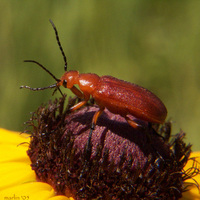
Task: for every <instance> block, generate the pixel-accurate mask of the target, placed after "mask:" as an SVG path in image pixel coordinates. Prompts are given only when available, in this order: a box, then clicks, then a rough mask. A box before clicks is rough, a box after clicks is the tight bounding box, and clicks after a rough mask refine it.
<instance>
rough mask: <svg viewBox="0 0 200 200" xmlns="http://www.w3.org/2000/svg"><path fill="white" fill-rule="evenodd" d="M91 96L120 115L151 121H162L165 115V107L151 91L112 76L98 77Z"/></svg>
mask: <svg viewBox="0 0 200 200" xmlns="http://www.w3.org/2000/svg"><path fill="white" fill-rule="evenodd" d="M93 97H94V99H95V101H96V102H97V104H99V105H100V106H101V105H102V106H104V107H106V108H107V109H108V110H110V111H111V112H112V113H116V114H120V115H122V116H126V115H128V114H130V115H133V116H135V117H137V118H139V119H142V120H145V121H149V122H153V123H163V122H164V121H165V118H166V116H167V109H166V107H165V106H164V104H163V103H162V101H161V100H160V99H159V98H158V97H157V96H156V95H154V94H153V93H152V92H150V91H149V90H147V89H145V88H143V87H141V86H138V85H135V84H132V83H129V82H126V81H123V80H119V79H117V78H114V77H112V76H102V77H100V80H99V84H98V85H97V87H96V90H95V91H94V93H93Z"/></svg>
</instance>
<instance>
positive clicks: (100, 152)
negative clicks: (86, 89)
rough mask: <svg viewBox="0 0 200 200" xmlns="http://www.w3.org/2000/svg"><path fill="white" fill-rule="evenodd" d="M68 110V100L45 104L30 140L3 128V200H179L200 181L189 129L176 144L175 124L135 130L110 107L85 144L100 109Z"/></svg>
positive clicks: (31, 124) (0, 167)
mask: <svg viewBox="0 0 200 200" xmlns="http://www.w3.org/2000/svg"><path fill="white" fill-rule="evenodd" d="M71 104H73V103H71ZM65 107H67V106H64V98H61V99H59V100H55V101H54V102H49V103H48V105H47V106H44V105H43V106H40V107H39V108H38V110H37V111H36V112H34V113H33V115H32V117H31V119H30V120H29V121H28V122H27V126H28V127H29V128H28V130H29V131H30V132H31V138H30V141H29V135H28V134H22V135H17V134H13V133H12V134H11V133H9V132H8V134H6V132H5V131H4V130H3V131H2V135H3V136H1V137H2V141H0V142H1V144H3V145H5V146H4V147H2V148H3V150H1V152H3V153H2V155H1V159H2V161H1V163H0V173H1V174H0V175H2V176H1V177H3V181H2V184H1V185H2V186H1V187H0V190H1V191H0V195H1V196H0V197H12V195H15V196H28V197H29V199H53V198H55V199H56V198H58V199H69V198H70V197H71V199H72V197H73V198H74V199H179V198H181V197H182V198H184V194H186V195H188V193H185V191H186V190H187V189H190V188H191V187H192V189H193V186H188V184H187V183H186V181H187V182H188V181H189V182H190V183H191V180H190V179H189V178H191V179H192V180H194V176H195V175H198V176H199V166H198V162H197V160H194V159H189V156H190V153H191V145H186V144H185V143H184V142H183V138H184V135H185V134H184V133H183V132H180V133H178V134H176V136H175V137H174V138H173V139H172V140H170V141H169V138H170V132H171V124H170V123H169V122H167V123H166V124H164V125H163V126H162V127H154V128H152V127H151V126H147V125H145V124H144V126H146V129H144V130H134V129H133V128H132V127H130V126H129V125H128V124H127V123H126V121H125V120H124V119H123V118H122V117H120V116H118V115H113V114H112V113H110V112H108V111H107V110H106V111H105V112H104V114H102V116H101V117H100V118H99V120H98V123H97V126H96V127H95V130H94V131H93V134H92V141H91V145H86V144H87V142H88V134H89V131H90V123H91V119H92V116H93V114H94V112H95V111H96V110H97V107H95V106H87V107H85V108H82V109H81V110H79V111H76V112H73V113H70V114H69V113H68V112H67V109H65ZM9 135H11V136H10V137H9ZM12 135H13V136H12ZM160 135H161V136H162V137H161V136H160ZM15 138H18V139H15ZM13 139H14V142H12V141H13ZM27 143H28V144H27ZM19 144H20V145H19ZM11 146H12V147H11ZM9 148H10V150H9ZM6 149H7V150H6ZM7 151H9V152H10V153H5V152H7ZM26 151H27V154H28V156H29V158H30V160H31V163H30V160H29V158H28V156H27V154H26ZM11 152H12V153H11ZM17 152H18V153H17ZM188 160H190V161H191V166H190V165H189V162H188ZM187 163H188V164H187ZM186 164H187V165H186ZM9 167H10V168H9ZM195 179H196V177H195ZM194 185H196V186H198V179H196V181H194ZM189 191H191V192H192V191H193V190H189ZM197 191H198V189H197ZM190 194H191V195H192V193H190ZM193 194H194V195H196V197H197V198H198V195H199V194H198V193H193ZM55 195H57V196H55ZM182 195H183V196H182ZM38 196H39V197H38ZM193 197H194V196H193ZM0 199H1V198H0ZM191 199H192V198H191Z"/></svg>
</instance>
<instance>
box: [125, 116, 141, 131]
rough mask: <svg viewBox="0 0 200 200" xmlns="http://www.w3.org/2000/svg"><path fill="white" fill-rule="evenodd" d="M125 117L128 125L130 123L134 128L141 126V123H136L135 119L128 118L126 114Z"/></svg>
mask: <svg viewBox="0 0 200 200" xmlns="http://www.w3.org/2000/svg"><path fill="white" fill-rule="evenodd" d="M125 119H126V121H127V122H128V123H129V125H131V126H132V127H133V128H135V129H137V128H142V125H141V124H138V123H137V122H136V121H134V120H132V119H130V118H129V117H128V116H125Z"/></svg>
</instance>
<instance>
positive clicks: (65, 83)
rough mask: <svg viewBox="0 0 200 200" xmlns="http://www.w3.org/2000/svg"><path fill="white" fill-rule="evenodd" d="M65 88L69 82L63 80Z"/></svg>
mask: <svg viewBox="0 0 200 200" xmlns="http://www.w3.org/2000/svg"><path fill="white" fill-rule="evenodd" d="M63 87H65V88H66V87H67V81H66V80H63Z"/></svg>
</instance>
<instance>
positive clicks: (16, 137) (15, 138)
mask: <svg viewBox="0 0 200 200" xmlns="http://www.w3.org/2000/svg"><path fill="white" fill-rule="evenodd" d="M29 141H30V135H28V134H25V133H22V134H20V133H19V132H15V131H8V130H6V129H3V128H0V145H1V144H16V145H19V144H20V143H22V142H29Z"/></svg>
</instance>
